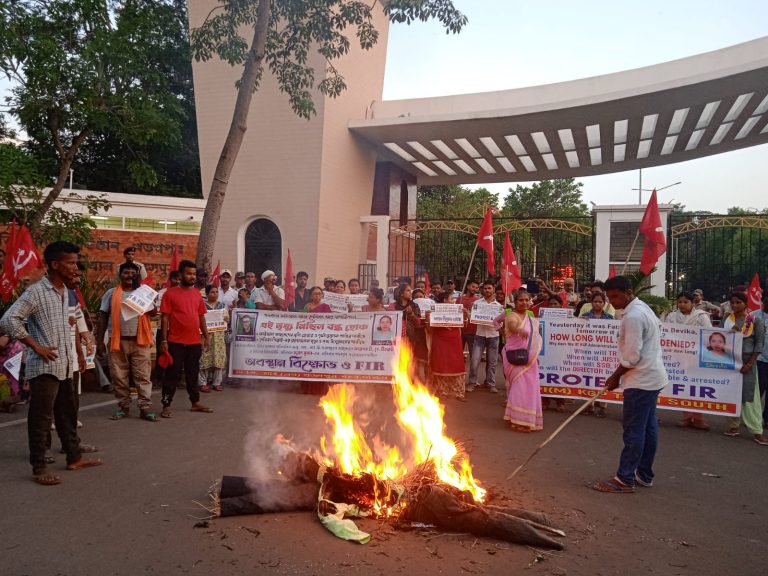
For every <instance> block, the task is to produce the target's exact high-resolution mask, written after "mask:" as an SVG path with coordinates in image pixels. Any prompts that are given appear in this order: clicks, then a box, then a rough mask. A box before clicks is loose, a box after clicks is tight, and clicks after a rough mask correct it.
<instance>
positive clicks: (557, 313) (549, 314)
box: [539, 308, 573, 318]
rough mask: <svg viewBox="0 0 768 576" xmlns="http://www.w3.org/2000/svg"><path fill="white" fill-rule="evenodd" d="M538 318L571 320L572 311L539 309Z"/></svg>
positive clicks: (567, 309) (568, 309)
mask: <svg viewBox="0 0 768 576" xmlns="http://www.w3.org/2000/svg"><path fill="white" fill-rule="evenodd" d="M539 318H573V309H572V308H539Z"/></svg>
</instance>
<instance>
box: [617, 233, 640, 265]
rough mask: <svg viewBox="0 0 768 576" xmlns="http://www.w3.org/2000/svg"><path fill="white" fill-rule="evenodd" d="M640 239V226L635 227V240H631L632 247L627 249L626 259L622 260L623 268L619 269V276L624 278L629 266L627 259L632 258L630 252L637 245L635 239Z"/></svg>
mask: <svg viewBox="0 0 768 576" xmlns="http://www.w3.org/2000/svg"><path fill="white" fill-rule="evenodd" d="M638 238H640V226H638V227H637V234H635V239H634V240H632V247H631V248H630V249H629V252H628V253H627V259H626V260H624V266H622V268H621V275H622V276H624V274H626V273H627V266H628V265H629V259H630V258H631V257H632V252H633V251H634V250H635V244H637V239H638Z"/></svg>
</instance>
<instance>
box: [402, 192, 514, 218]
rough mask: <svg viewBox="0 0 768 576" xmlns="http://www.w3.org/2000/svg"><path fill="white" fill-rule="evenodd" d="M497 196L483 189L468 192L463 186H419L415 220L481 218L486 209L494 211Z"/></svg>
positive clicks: (497, 202) (497, 199) (496, 204)
mask: <svg viewBox="0 0 768 576" xmlns="http://www.w3.org/2000/svg"><path fill="white" fill-rule="evenodd" d="M498 205H499V195H498V194H492V193H491V192H489V191H488V190H486V189H485V188H478V189H477V190H470V189H469V188H465V187H464V186H457V185H452V186H448V185H442V186H420V187H419V189H418V192H417V201H416V218H417V219H420V220H434V219H444V220H447V219H455V218H477V217H480V218H482V217H483V216H484V215H485V211H486V210H487V209H488V208H491V209H493V210H494V211H496V209H497V208H498Z"/></svg>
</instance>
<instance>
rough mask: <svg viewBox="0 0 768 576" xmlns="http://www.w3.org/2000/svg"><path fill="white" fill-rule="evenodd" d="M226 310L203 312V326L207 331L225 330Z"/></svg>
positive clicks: (210, 332)
mask: <svg viewBox="0 0 768 576" xmlns="http://www.w3.org/2000/svg"><path fill="white" fill-rule="evenodd" d="M225 312H226V310H224V309H222V310H208V312H206V313H205V327H206V328H208V333H209V334H212V333H214V332H226V331H227V321H226V319H225V316H224V314H225Z"/></svg>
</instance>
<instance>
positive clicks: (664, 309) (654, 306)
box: [638, 294, 672, 318]
mask: <svg viewBox="0 0 768 576" xmlns="http://www.w3.org/2000/svg"><path fill="white" fill-rule="evenodd" d="M638 298H640V300H642V301H643V302H645V303H646V304H648V306H649V307H650V308H651V310H653V313H654V314H656V316H658V317H659V318H662V317H663V316H664V314H667V313H668V312H671V311H672V302H670V301H669V300H667V299H666V298H664V296H654V295H653V294H640V295H639V296H638Z"/></svg>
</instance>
